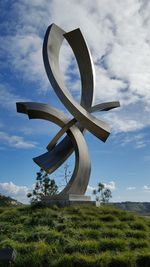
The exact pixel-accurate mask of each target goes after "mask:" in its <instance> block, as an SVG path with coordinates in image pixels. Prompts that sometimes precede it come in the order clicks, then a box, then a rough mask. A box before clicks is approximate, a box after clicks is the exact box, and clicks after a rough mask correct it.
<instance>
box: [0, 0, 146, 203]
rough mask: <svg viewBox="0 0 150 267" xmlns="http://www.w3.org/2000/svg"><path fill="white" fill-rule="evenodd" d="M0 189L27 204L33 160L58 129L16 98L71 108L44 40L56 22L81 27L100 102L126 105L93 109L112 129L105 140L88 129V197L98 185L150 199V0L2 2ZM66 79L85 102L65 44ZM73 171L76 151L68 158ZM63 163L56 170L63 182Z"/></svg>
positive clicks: (121, 197)
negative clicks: (48, 66) (47, 64)
mask: <svg viewBox="0 0 150 267" xmlns="http://www.w3.org/2000/svg"><path fill="white" fill-rule="evenodd" d="M0 14H1V15H0V170H1V171H0V193H1V194H4V195H9V196H11V197H13V198H15V199H17V200H19V201H21V202H24V203H26V202H27V198H26V194H27V192H29V191H30V190H32V188H33V187H34V184H35V179H36V172H37V171H39V167H38V166H37V165H36V164H35V163H34V162H33V161H32V158H33V157H35V156H38V155H40V154H42V153H44V152H45V151H46V145H47V144H48V143H49V142H50V140H51V139H52V138H53V137H54V136H55V134H56V133H57V132H58V130H59V128H58V127H57V126H56V125H55V124H53V123H50V122H44V121H42V120H29V119H28V117H27V116H26V115H24V114H19V113H17V112H16V104H15V103H16V102H18V101H32V102H43V103H47V104H49V105H51V106H53V107H56V108H58V109H59V110H62V111H64V112H66V113H67V114H68V112H67V110H66V109H65V107H64V106H63V104H62V103H61V102H60V101H59V99H58V98H57V96H56V95H55V93H54V90H53V88H52V87H51V85H50V83H49V81H48V78H47V76H46V73H45V70H44V65H43V59H42V44H43V38H44V35H45V32H46V29H47V27H48V26H49V25H50V24H52V23H55V24H57V25H58V26H59V27H61V28H62V29H64V30H65V31H66V32H67V31H71V30H73V29H75V28H80V29H81V31H82V33H83V35H84V37H85V39H86V41H87V43H88V46H89V49H90V51H91V55H92V58H93V62H94V66H95V73H96V92H95V100H94V103H95V104H98V103H102V102H108V101H120V105H121V107H120V108H117V109H114V110H112V111H108V112H101V113H96V114H94V115H95V116H96V117H97V118H100V119H102V120H104V121H106V122H107V123H109V125H110V127H111V134H110V136H109V138H108V139H107V141H106V143H103V142H101V141H100V140H98V139H97V138H96V137H95V136H93V135H92V134H91V133H89V132H88V131H87V132H86V134H85V139H86V142H87V145H88V148H89V153H90V157H91V163H92V170H91V177H90V182H89V186H88V189H87V194H88V195H90V194H92V190H93V189H94V188H96V186H97V184H98V183H99V182H102V183H104V184H105V187H107V188H109V189H111V191H112V195H113V198H112V201H115V202H116V201H119V202H120V201H150V138H149V137H150V34H149V32H150V16H149V14H150V1H148V0H124V1H121V0H111V1H109V0H95V1H90V0H80V1H79V0H63V1H61V0H32V1H29V0H11V1H9V0H3V1H0ZM60 67H61V71H62V75H63V79H64V81H65V84H66V86H67V88H68V90H69V91H70V92H71V94H72V95H73V97H74V98H75V99H76V100H77V101H79V100H80V91H81V85H80V76H79V71H78V67H77V64H76V61H75V59H74V55H73V52H72V51H71V48H70V47H69V45H67V42H64V44H63V46H62V48H61V53H60ZM68 164H69V170H70V171H72V170H73V168H74V156H72V157H71V158H70V159H69V160H68ZM63 173H64V169H63V166H62V168H61V169H59V170H58V171H57V172H56V173H54V174H52V175H51V178H55V179H56V182H57V183H58V184H59V185H60V186H62V184H63V180H62V177H63Z"/></svg>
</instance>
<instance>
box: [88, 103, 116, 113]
mask: <svg viewBox="0 0 150 267" xmlns="http://www.w3.org/2000/svg"><path fill="white" fill-rule="evenodd" d="M118 107H120V102H119V101H113V102H105V103H101V104H97V105H95V106H92V107H91V108H90V109H89V112H91V113H93V112H98V111H108V110H110V109H113V108H118Z"/></svg>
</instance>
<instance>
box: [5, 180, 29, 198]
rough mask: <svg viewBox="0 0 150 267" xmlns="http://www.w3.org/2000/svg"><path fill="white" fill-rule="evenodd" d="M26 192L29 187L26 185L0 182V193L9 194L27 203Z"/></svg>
mask: <svg viewBox="0 0 150 267" xmlns="http://www.w3.org/2000/svg"><path fill="white" fill-rule="evenodd" d="M28 192H29V188H28V187H27V186H19V185H16V184H14V183H13V182H6V183H0V193H1V194H2V195H6V196H10V197H12V198H14V199H16V200H18V201H19V202H22V203H28V199H27V193H28Z"/></svg>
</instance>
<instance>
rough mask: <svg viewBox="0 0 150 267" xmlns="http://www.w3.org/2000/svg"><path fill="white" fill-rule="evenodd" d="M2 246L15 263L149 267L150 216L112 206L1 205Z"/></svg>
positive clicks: (30, 266)
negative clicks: (12, 252) (11, 251)
mask: <svg viewBox="0 0 150 267" xmlns="http://www.w3.org/2000/svg"><path fill="white" fill-rule="evenodd" d="M6 246H11V247H12V248H14V249H16V250H17V252H18V255H17V258H16V262H15V264H14V266H15V267H27V266H28V267H48V266H49V267H59V266H62V267H63V266H64V267H71V266H75V267H78V266H83V267H98V266H99V267H149V266H150V220H148V219H146V218H143V217H140V216H137V215H135V214H133V213H129V212H127V211H123V210H119V209H117V208H114V207H112V206H111V207H109V206H102V207H99V208H98V207H88V206H80V207H77V206H74V207H65V208H58V207H56V206H54V207H53V208H42V207H41V208H40V207H31V206H20V207H2V208H0V247H6ZM0 266H4V265H3V264H1V265H0Z"/></svg>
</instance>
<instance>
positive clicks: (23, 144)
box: [0, 132, 37, 148]
mask: <svg viewBox="0 0 150 267" xmlns="http://www.w3.org/2000/svg"><path fill="white" fill-rule="evenodd" d="M0 140H1V142H2V143H3V144H4V145H6V146H10V147H15V148H33V147H36V144H37V143H36V142H33V141H26V140H24V138H23V137H21V136H17V135H9V134H8V133H6V132H0Z"/></svg>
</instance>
